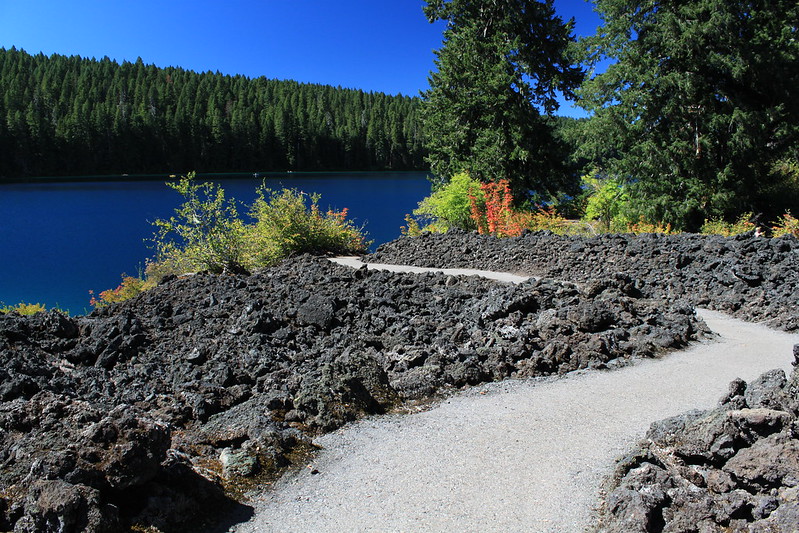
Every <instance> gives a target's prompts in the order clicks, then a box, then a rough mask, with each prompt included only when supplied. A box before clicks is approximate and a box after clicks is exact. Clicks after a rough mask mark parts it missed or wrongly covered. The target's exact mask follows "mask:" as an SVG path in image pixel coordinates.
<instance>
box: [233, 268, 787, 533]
mask: <svg viewBox="0 0 799 533" xmlns="http://www.w3.org/2000/svg"><path fill="white" fill-rule="evenodd" d="M338 262H343V263H345V264H349V265H350V266H355V267H357V266H358V264H357V263H355V262H354V261H353V260H352V259H345V260H340V261H338ZM381 267H385V266H384V265H373V264H370V265H369V268H381ZM390 268H392V269H399V268H401V267H390ZM408 270H410V269H408ZM419 270H420V269H417V268H413V271H419ZM459 273H463V272H459ZM469 273H470V274H478V275H479V271H471V272H469ZM495 279H496V278H495ZM503 280H504V281H519V280H516V279H509V278H503ZM700 314H701V316H702V317H703V318H704V319H705V321H706V322H707V323H708V325H709V326H710V328H711V329H712V330H713V331H714V332H716V333H718V335H719V336H718V338H717V339H716V340H714V341H709V342H705V343H700V344H697V345H695V346H693V347H692V348H690V349H688V350H685V351H681V352H678V353H673V354H671V355H669V356H668V357H665V358H663V359H659V360H645V361H641V362H640V363H639V364H636V365H633V366H629V367H626V368H623V369H621V370H616V371H613V372H596V371H594V372H581V373H574V374H571V375H567V376H564V377H559V378H546V379H538V380H525V381H505V382H501V383H492V384H487V385H483V386H479V387H475V388H472V389H469V390H467V391H464V392H462V393H460V394H458V395H456V396H454V397H452V398H450V399H449V400H446V401H445V402H443V403H441V404H440V405H438V406H436V407H434V408H432V409H430V410H427V411H424V412H420V413H416V414H410V415H388V416H382V417H375V418H370V419H366V420H362V421H360V422H357V423H354V424H351V425H349V426H347V427H345V428H342V429H341V430H339V431H336V432H334V433H331V434H328V435H325V436H323V437H320V438H319V439H317V441H316V442H317V444H319V445H320V446H322V447H323V448H324V450H323V451H322V452H321V453H320V454H319V455H318V457H317V458H316V459H315V461H314V462H313V464H312V465H310V466H309V467H308V468H307V469H304V470H303V471H301V472H300V473H298V474H295V475H291V476H286V477H284V478H283V479H282V480H281V481H280V482H278V484H277V485H276V486H275V487H274V489H273V490H269V491H267V492H264V493H261V494H259V495H257V496H254V497H253V501H252V502H251V504H252V505H253V506H254V507H255V511H256V513H255V516H254V517H253V518H252V519H251V520H250V521H249V522H246V523H243V524H240V525H239V526H237V527H236V528H235V529H234V531H236V532H237V533H245V532H268V531H275V532H277V531H279V532H349V531H385V532H400V531H404V532H415V531H453V532H454V531H458V532H467V531H474V532H478V531H479V532H490V531H497V532H510V531H520V532H521V531H525V532H530V531H532V532H577V531H581V530H583V529H585V528H586V527H587V526H589V524H590V522H591V513H592V508H593V506H594V505H596V504H597V502H598V498H599V491H600V484H601V482H602V480H603V478H604V477H605V476H606V475H607V474H608V473H610V472H611V471H612V469H613V466H614V459H615V458H616V457H618V456H619V455H621V454H623V453H624V452H625V451H627V450H628V449H630V448H631V446H632V445H633V444H634V443H635V442H636V441H637V440H639V439H641V438H642V437H643V436H644V434H645V432H646V430H647V428H648V427H649V424H650V423H651V422H652V421H654V420H658V419H661V418H665V417H668V416H672V415H676V414H679V413H682V412H684V411H686V410H689V409H694V408H709V407H712V406H714V405H715V403H716V402H717V400H718V399H719V398H720V397H721V396H722V395H723V393H724V392H726V390H727V385H728V383H729V382H730V381H731V380H732V379H734V378H736V377H741V378H743V379H745V380H751V379H753V378H755V377H757V376H758V375H760V374H761V373H762V372H764V371H766V370H769V369H772V368H783V369H785V370H786V371H789V370H790V360H791V359H792V357H791V352H792V346H793V344H795V343H798V342H799V335H790V334H787V333H783V332H778V331H774V330H770V329H768V328H765V327H763V326H760V325H757V324H751V323H747V322H742V321H739V320H735V319H732V318H729V317H726V316H725V315H722V314H719V313H715V312H711V311H704V310H703V311H700Z"/></svg>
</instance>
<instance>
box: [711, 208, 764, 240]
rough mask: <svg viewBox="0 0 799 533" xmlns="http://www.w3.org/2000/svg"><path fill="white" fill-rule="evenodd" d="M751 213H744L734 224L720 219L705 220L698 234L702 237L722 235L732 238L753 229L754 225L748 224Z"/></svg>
mask: <svg viewBox="0 0 799 533" xmlns="http://www.w3.org/2000/svg"><path fill="white" fill-rule="evenodd" d="M751 218H752V213H744V214H742V215H741V216H740V217H738V219H737V220H736V221H735V222H726V221H724V220H723V219H720V218H713V219H710V220H707V219H705V223H704V224H702V227H701V228H700V230H699V232H700V233H702V234H704V235H722V236H724V237H732V236H733V235H740V234H741V233H746V232H747V231H752V230H753V229H755V225H754V224H753V223H752V222H750V219H751Z"/></svg>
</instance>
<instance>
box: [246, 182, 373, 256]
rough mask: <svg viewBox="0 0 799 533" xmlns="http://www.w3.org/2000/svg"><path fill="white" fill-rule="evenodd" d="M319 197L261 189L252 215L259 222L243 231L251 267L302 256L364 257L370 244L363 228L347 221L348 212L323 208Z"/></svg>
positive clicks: (251, 210)
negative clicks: (348, 255) (353, 255)
mask: <svg viewBox="0 0 799 533" xmlns="http://www.w3.org/2000/svg"><path fill="white" fill-rule="evenodd" d="M319 199H320V196H319V195H318V194H306V193H304V192H301V191H297V190H295V189H282V190H279V191H272V190H270V189H268V188H266V187H261V188H260V189H258V198H257V199H256V200H255V203H254V204H253V206H252V208H251V209H250V215H251V216H252V217H253V219H255V223H254V224H251V225H248V226H245V227H244V228H243V237H244V238H243V240H244V242H245V243H246V251H245V255H244V265H245V266H246V267H247V268H258V267H264V266H269V265H272V264H274V263H276V262H277V261H280V260H281V259H283V258H285V257H288V256H291V255H294V254H301V253H312V254H325V253H332V254H361V253H365V252H366V250H367V248H368V247H369V243H368V242H367V241H366V240H365V238H364V235H363V230H362V228H357V227H355V226H354V225H353V223H352V221H350V220H347V209H346V208H345V209H343V210H341V211H333V210H328V211H327V213H324V214H323V213H322V212H321V210H320V209H319Z"/></svg>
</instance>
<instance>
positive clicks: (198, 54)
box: [0, 0, 600, 115]
mask: <svg viewBox="0 0 799 533" xmlns="http://www.w3.org/2000/svg"><path fill="white" fill-rule="evenodd" d="M423 5H424V2H423V0H260V1H258V0H217V1H210V0H194V1H191V2H189V1H184V0H160V1H156V0H128V1H122V0H70V1H65V0H0V47H4V48H11V47H12V46H16V47H17V48H18V49H24V50H25V51H27V52H29V53H32V54H36V53H39V52H43V53H45V54H48V55H49V54H52V53H58V54H65V55H73V54H74V55H79V56H83V57H96V58H98V59H99V58H102V57H104V56H108V57H110V58H112V59H116V60H117V61H120V62H121V61H123V60H128V61H135V60H136V58H137V57H141V58H142V59H143V60H144V62H145V63H153V64H155V65H157V66H159V67H166V66H179V67H183V68H187V69H190V70H195V71H201V72H202V71H208V70H210V71H219V72H222V73H223V74H244V75H246V76H250V77H258V76H266V77H268V78H277V79H294V80H297V81H301V82H310V83H320V84H328V85H334V86H337V85H340V86H342V87H349V88H357V89H363V90H365V91H380V92H386V93H389V94H397V93H402V94H406V95H411V96H416V95H418V93H419V91H421V90H424V89H426V88H427V75H428V73H429V71H430V69H432V68H433V66H434V65H433V57H434V56H433V50H434V49H436V48H439V46H440V45H441V34H442V31H443V25H442V24H441V23H437V24H430V23H428V22H427V20H426V19H425V17H424V15H423V14H422V6H423ZM555 7H556V9H557V11H558V14H560V15H561V16H562V17H564V18H571V17H574V18H575V22H576V28H575V29H576V33H577V34H578V35H588V34H592V33H594V31H595V29H596V27H597V26H598V25H599V24H600V19H599V17H598V15H597V14H596V13H594V12H593V10H592V9H593V8H592V5H591V3H590V2H586V1H584V0H555ZM562 112H563V113H564V114H573V113H571V112H570V111H569V110H568V108H563V109H562ZM576 114H578V115H580V114H581V113H579V112H577V113H576Z"/></svg>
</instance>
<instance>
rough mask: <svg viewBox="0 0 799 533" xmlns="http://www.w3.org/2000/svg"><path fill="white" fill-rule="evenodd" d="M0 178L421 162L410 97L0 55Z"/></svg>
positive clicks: (415, 165) (409, 166)
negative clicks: (0, 88)
mask: <svg viewBox="0 0 799 533" xmlns="http://www.w3.org/2000/svg"><path fill="white" fill-rule="evenodd" d="M0 87H2V94H0V154H2V157H0V180H2V179H3V178H19V177H25V176H69V175H72V176H76V175H86V174H134V173H159V172H161V173H163V172H166V171H170V172H186V171H188V170H193V169H196V170H202V171H204V172H222V171H224V172H231V171H253V170H268V171H285V170H298V171H314V170H417V169H422V168H425V167H426V164H425V163H424V160H423V158H424V152H423V147H422V135H421V131H420V124H419V119H418V117H417V112H418V108H419V99H418V98H411V97H407V96H401V95H398V96H390V95H386V94H383V93H373V92H364V91H361V90H352V89H342V88H336V87H330V86H325V85H315V84H304V83H298V82H295V81H280V80H272V79H267V78H265V77H260V78H256V79H251V78H248V77H245V76H229V75H223V74H220V73H218V72H217V73H213V72H205V73H196V72H192V71H189V70H185V69H182V68H174V67H169V68H158V67H156V66H154V65H146V64H144V63H143V62H142V61H141V59H139V60H138V61H136V62H135V63H131V62H123V63H121V64H120V63H117V62H116V61H112V60H111V59H108V58H103V59H101V60H96V59H84V58H81V57H77V56H69V57H67V56H64V55H57V54H56V55H51V56H46V55H44V54H41V53H40V54H37V55H30V54H28V53H26V52H25V51H23V50H17V49H16V48H13V47H12V48H11V49H9V50H6V49H4V48H0Z"/></svg>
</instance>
